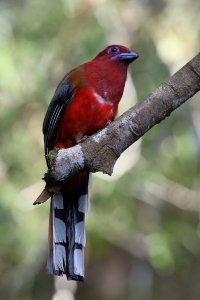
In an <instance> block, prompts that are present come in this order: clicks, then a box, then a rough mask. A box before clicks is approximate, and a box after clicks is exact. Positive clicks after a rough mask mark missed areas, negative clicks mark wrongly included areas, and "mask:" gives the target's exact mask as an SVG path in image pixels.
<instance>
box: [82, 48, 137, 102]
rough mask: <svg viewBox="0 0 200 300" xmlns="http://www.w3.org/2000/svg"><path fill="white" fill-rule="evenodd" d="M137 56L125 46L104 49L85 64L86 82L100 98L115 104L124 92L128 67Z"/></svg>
mask: <svg viewBox="0 0 200 300" xmlns="http://www.w3.org/2000/svg"><path fill="white" fill-rule="evenodd" d="M138 56H139V55H138V54H137V53H135V52H132V51H130V50H129V49H128V48H127V47H125V46H120V45H112V46H108V47H106V48H105V49H104V50H103V51H101V52H100V53H99V54H98V55H97V56H96V57H95V58H94V59H93V60H91V61H90V62H89V63H86V64H85V71H86V77H87V82H88V83H89V84H90V85H91V86H92V87H94V89H95V91H96V92H97V93H99V94H100V95H101V96H102V97H104V98H106V99H107V100H109V101H111V102H113V103H116V104H117V103H118V102H119V101H120V99H121V97H122V94H123V91H124V86H125V82H126V77H127V68H128V65H129V64H130V63H131V62H132V61H134V60H135V59H137V58H138Z"/></svg>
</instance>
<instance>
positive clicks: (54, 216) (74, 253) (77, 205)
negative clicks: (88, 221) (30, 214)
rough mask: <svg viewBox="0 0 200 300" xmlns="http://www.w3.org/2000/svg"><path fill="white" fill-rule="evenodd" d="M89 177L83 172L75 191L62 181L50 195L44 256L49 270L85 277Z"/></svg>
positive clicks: (72, 276) (78, 277)
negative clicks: (46, 242) (46, 246)
mask: <svg viewBox="0 0 200 300" xmlns="http://www.w3.org/2000/svg"><path fill="white" fill-rule="evenodd" d="M90 181H91V176H90V174H88V173H87V172H84V176H82V178H81V184H80V180H79V182H78V184H77V186H78V190H77V191H76V192H75V193H74V194H72V193H68V190H69V189H68V188H67V186H66V185H64V186H63V188H62V189H61V191H60V192H59V193H58V194H55V195H53V196H52V199H51V211H50V220H49V254H48V260H47V271H48V273H50V274H53V275H63V274H66V276H67V278H68V279H72V280H78V281H83V280H84V247H85V244H86V233H85V213H87V212H88V210H89V190H90Z"/></svg>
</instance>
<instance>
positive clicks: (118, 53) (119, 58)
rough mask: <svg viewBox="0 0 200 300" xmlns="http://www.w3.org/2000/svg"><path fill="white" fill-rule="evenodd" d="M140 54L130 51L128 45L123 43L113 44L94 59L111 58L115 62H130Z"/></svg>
mask: <svg viewBox="0 0 200 300" xmlns="http://www.w3.org/2000/svg"><path fill="white" fill-rule="evenodd" d="M138 57H139V55H138V54H137V53H136V52H132V51H130V50H129V49H128V48H127V47H125V46H121V45H111V46H108V47H106V48H105V49H104V50H103V51H101V52H100V53H99V54H98V55H97V56H96V57H95V58H94V60H104V61H105V60H110V61H115V62H123V63H125V64H129V63H131V62H132V61H134V60H135V59H137V58H138Z"/></svg>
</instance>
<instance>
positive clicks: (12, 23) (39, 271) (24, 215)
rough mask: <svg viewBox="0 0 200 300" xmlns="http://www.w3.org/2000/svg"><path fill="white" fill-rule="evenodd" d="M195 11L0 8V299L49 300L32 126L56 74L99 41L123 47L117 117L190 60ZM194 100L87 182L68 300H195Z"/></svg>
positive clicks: (177, 5)
mask: <svg viewBox="0 0 200 300" xmlns="http://www.w3.org/2000/svg"><path fill="white" fill-rule="evenodd" d="M199 11H200V2H199V1H198V0H184V1H181V0H174V1H172V0H161V1H157V0H153V1H150V0H142V1H139V0H135V1H131V0H123V1H120V0H115V1H114V0H113V1H111V0H110V1H108V0H107V1H106V0H99V1H98V0H86V1H80V0H58V1H47V0H43V1H39V0H29V1H25V0H18V1H14V0H7V1H1V2H0V90H1V94H0V108H1V109H0V141H1V143H0V298H1V299H14V300H15V299H20V300H25V299H26V300H35V299H43V300H45V299H52V297H53V293H54V286H53V284H54V283H53V278H52V277H51V276H48V275H47V274H46V272H45V260H46V255H47V227H48V210H49V208H48V206H49V204H48V203H47V204H45V205H44V206H40V207H37V208H35V207H33V206H32V202H33V201H34V200H35V198H36V197H37V195H38V194H39V193H40V191H41V189H42V186H43V183H42V182H41V180H40V178H41V177H42V175H43V173H44V172H45V171H46V166H45V161H44V156H43V141H42V134H41V126H42V121H43V117H44V114H45V111H46V109H47V105H48V103H49V101H50V98H51V97H52V95H53V92H54V90H55V87H56V85H57V84H58V82H59V81H60V79H61V78H62V76H63V75H64V74H65V73H66V72H67V71H69V70H70V69H71V68H73V67H75V66H77V65H79V64H81V63H83V62H84V61H87V60H89V59H91V58H92V57H94V55H96V54H97V53H98V52H99V51H100V50H102V49H103V48H104V47H105V46H107V45H108V44H112V43H117V44H125V45H127V46H129V47H130V48H131V49H133V50H135V51H137V52H139V54H140V59H139V60H137V62H135V63H134V64H133V65H131V67H130V75H131V76H130V77H129V80H128V84H127V90H126V92H125V95H124V99H123V101H122V104H121V110H122V111H124V110H126V109H128V107H130V106H131V105H133V104H134V103H135V101H140V100H142V98H143V97H145V96H146V95H147V94H148V93H150V92H151V91H152V90H153V89H154V88H155V87H157V86H158V85H159V84H160V83H161V82H162V81H163V80H165V79H166V78H168V76H170V74H172V73H174V72H175V71H176V70H178V69H179V68H180V67H181V66H183V65H184V63H186V62H187V61H188V60H189V59H191V58H192V57H193V56H194V55H195V54H196V53H197V52H198V51H199V32H200V18H199ZM131 78H132V79H133V80H134V83H133V81H132V79H131ZM198 98H199V95H196V96H195V97H193V99H192V100H191V101H189V102H190V103H187V104H185V105H184V106H183V107H181V108H180V109H178V110H177V111H176V112H175V113H173V114H172V116H170V118H168V119H167V120H165V121H164V122H162V123H161V124H159V126H156V127H155V128H153V129H152V130H151V131H150V132H149V133H147V134H146V135H145V136H144V137H143V139H142V140H141V141H140V142H139V143H137V144H136V145H134V146H133V147H131V148H130V149H129V150H128V151H127V152H126V153H125V154H124V155H123V157H122V158H121V160H120V162H119V164H120V165H119V166H118V167H116V169H115V175H114V176H113V178H112V180H110V179H108V177H106V176H104V177H102V176H94V180H93V189H92V200H91V202H92V209H91V212H90V214H89V215H88V217H87V233H88V234H87V235H88V242H87V247H86V281H85V283H84V284H80V285H78V290H77V293H76V299H82V300H83V299H87V300H89V299H96V300H107V299H116V300H124V299H126V300H127V299H142V300H143V299H153V300H157V299H162V300H168V299H171V300H173V299H174V300H177V299H181V300H184V299H190V300H196V299H199V298H200V239H199V236H200V223H199V221H200V220H199V211H200V189H199V181H200V154H199V153H200V131H199V128H200V124H199V122H200V121H199V120H200V105H199V103H198ZM119 138H120V137H119ZM56 299H61V298H56ZM66 299H67V298H66Z"/></svg>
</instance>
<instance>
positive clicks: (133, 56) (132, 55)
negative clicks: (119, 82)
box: [112, 51, 139, 62]
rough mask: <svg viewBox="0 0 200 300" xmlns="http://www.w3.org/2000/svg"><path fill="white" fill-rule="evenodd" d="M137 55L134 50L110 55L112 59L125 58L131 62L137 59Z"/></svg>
mask: <svg viewBox="0 0 200 300" xmlns="http://www.w3.org/2000/svg"><path fill="white" fill-rule="evenodd" d="M138 57H139V55H138V54H137V53H136V52H132V51H130V52H125V53H119V54H116V55H115V56H113V57H112V59H114V60H126V61H127V62H132V61H134V60H135V59H137V58H138Z"/></svg>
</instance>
